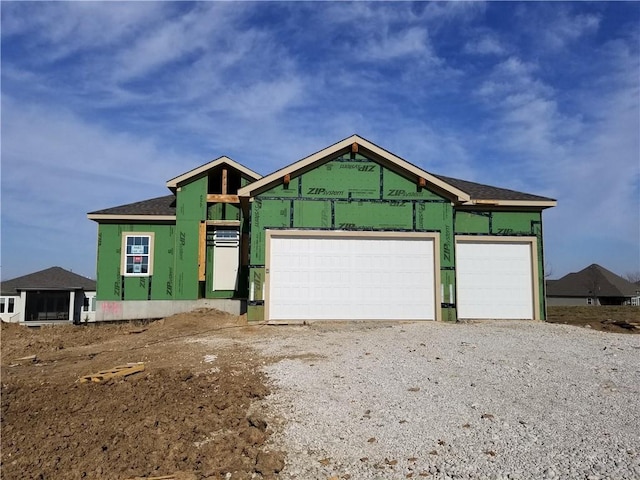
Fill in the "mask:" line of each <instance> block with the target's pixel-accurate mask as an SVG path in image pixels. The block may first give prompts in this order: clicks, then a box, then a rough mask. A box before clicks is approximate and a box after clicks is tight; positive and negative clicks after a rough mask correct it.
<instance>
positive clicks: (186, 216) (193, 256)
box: [174, 177, 208, 300]
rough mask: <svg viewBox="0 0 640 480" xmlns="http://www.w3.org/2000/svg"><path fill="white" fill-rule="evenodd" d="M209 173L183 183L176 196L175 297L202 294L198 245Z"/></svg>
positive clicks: (204, 212)
mask: <svg viewBox="0 0 640 480" xmlns="http://www.w3.org/2000/svg"><path fill="white" fill-rule="evenodd" d="M207 186H208V183H207V177H202V178H199V179H196V180H194V181H193V182H191V183H188V184H186V185H182V186H181V187H180V188H179V189H178V192H177V200H176V230H177V231H176V255H175V272H176V273H175V275H176V276H175V284H174V298H175V299H176V300H195V299H197V298H198V297H199V296H200V284H199V281H198V248H199V243H200V240H199V238H198V235H199V232H200V222H201V221H204V220H205V219H206V218H207Z"/></svg>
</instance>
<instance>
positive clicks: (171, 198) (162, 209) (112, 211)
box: [89, 195, 176, 215]
mask: <svg viewBox="0 0 640 480" xmlns="http://www.w3.org/2000/svg"><path fill="white" fill-rule="evenodd" d="M175 214H176V197H175V195H166V196H164V197H156V198H151V199H149V200H142V201H141V202H134V203H127V204H126V205H119V206H117V207H111V208H106V209H104V210H97V211H95V212H89V215H175Z"/></svg>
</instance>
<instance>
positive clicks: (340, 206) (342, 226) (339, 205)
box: [334, 201, 413, 230]
mask: <svg viewBox="0 0 640 480" xmlns="http://www.w3.org/2000/svg"><path fill="white" fill-rule="evenodd" d="M334 205H335V206H334V208H335V228H336V229H338V230H351V229H364V230H413V203H412V202H397V201H393V202H358V201H354V202H345V201H337V202H335V204H334Z"/></svg>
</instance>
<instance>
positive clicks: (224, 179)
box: [222, 168, 227, 195]
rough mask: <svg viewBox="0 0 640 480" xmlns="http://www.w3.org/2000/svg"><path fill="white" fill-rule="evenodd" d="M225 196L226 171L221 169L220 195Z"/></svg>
mask: <svg viewBox="0 0 640 480" xmlns="http://www.w3.org/2000/svg"><path fill="white" fill-rule="evenodd" d="M226 194H227V169H226V168H223V169H222V195H226Z"/></svg>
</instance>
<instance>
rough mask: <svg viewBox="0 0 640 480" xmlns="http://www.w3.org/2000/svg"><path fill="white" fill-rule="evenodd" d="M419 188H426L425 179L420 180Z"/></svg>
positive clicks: (420, 178)
mask: <svg viewBox="0 0 640 480" xmlns="http://www.w3.org/2000/svg"><path fill="white" fill-rule="evenodd" d="M418 186H419V187H420V188H425V187H426V186H427V179H426V178H423V177H419V178H418Z"/></svg>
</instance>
